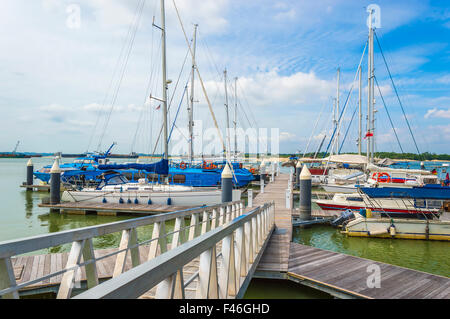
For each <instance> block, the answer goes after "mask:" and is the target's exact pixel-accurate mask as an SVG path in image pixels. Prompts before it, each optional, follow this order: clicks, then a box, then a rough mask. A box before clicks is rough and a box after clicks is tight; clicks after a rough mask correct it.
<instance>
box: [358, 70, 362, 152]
mask: <svg viewBox="0 0 450 319" xmlns="http://www.w3.org/2000/svg"><path fill="white" fill-rule="evenodd" d="M358 94H359V98H358V104H359V107H358V111H359V122H358V124H359V125H358V154H359V155H361V142H362V136H361V135H362V99H361V98H362V69H361V65H360V66H359V92H358Z"/></svg>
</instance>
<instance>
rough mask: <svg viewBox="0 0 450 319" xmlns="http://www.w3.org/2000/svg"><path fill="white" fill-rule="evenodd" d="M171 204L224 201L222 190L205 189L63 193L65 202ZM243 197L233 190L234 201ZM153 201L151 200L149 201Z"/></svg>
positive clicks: (200, 204)
mask: <svg viewBox="0 0 450 319" xmlns="http://www.w3.org/2000/svg"><path fill="white" fill-rule="evenodd" d="M169 198H170V205H173V206H189V207H197V206H203V205H206V206H211V205H217V204H220V203H222V192H221V190H213V191H211V190H205V191H196V190H194V191H172V192H164V191H162V192H152V191H140V192H135V191H124V192H120V191H115V192H110V191H109V192H105V191H101V190H92V191H65V192H64V193H63V194H62V197H61V200H62V201H63V202H88V203H99V204H100V203H104V202H105V201H106V202H107V203H117V204H120V203H121V199H122V201H123V203H128V202H129V201H130V202H131V203H135V201H136V199H137V202H138V203H139V204H148V203H151V204H154V205H168V200H169ZM240 199H241V191H240V190H233V201H239V200H240ZM149 201H151V202H149Z"/></svg>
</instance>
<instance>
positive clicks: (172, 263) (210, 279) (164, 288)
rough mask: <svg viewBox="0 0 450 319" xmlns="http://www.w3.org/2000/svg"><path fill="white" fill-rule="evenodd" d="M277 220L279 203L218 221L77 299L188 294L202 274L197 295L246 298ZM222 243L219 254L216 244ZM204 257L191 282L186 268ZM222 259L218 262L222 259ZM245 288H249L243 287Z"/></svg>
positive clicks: (184, 295)
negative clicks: (151, 294)
mask: <svg viewBox="0 0 450 319" xmlns="http://www.w3.org/2000/svg"><path fill="white" fill-rule="evenodd" d="M274 225H275V220H274V203H270V204H265V205H264V206H261V207H258V208H255V209H254V210H252V211H251V212H249V213H248V214H246V215H243V216H240V217H237V218H235V219H234V220H232V221H231V222H230V223H227V224H224V225H222V226H219V227H217V228H215V229H213V230H211V231H209V232H207V233H205V234H203V235H201V236H199V237H197V238H195V239H193V240H191V241H188V242H186V243H184V244H182V245H180V246H178V247H176V248H173V249H172V250H170V251H168V252H166V253H165V254H161V255H160V256H158V257H156V258H154V259H152V260H149V261H147V262H146V263H144V264H141V265H139V266H137V267H135V268H132V269H131V270H129V271H127V272H125V273H123V274H121V275H120V276H118V277H115V278H113V279H111V280H109V281H107V282H105V283H102V284H101V285H98V286H96V287H94V288H92V289H89V290H87V291H86V292H84V293H82V294H80V295H78V296H76V297H75V299H108V298H113V299H117V298H138V297H140V296H142V295H143V294H145V293H146V292H147V291H149V290H150V289H152V288H153V287H155V286H157V290H156V298H165V299H169V298H185V297H186V294H185V289H186V287H187V286H188V285H189V284H190V283H192V282H193V280H194V279H195V278H196V277H197V278H198V284H197V288H196V291H195V297H196V298H200V299H208V298H214V299H217V298H233V297H242V294H243V291H244V290H245V282H246V281H247V284H248V282H249V280H250V278H251V274H252V273H253V272H254V271H255V269H256V266H257V264H258V261H259V258H260V257H261V255H262V253H263V251H264V248H265V246H266V245H267V242H268V239H269V238H270V234H271V233H272V231H273V229H274ZM220 242H222V248H221V252H220V253H219V254H217V252H216V249H217V244H218V243H220ZM197 257H200V263H199V271H198V274H194V275H193V276H191V277H190V278H189V279H188V280H187V281H186V282H185V281H184V279H183V267H184V266H186V265H187V264H188V263H189V262H191V261H192V260H194V259H195V258H197ZM219 257H220V258H222V260H221V267H220V268H219V267H218V258H219ZM242 287H244V289H242Z"/></svg>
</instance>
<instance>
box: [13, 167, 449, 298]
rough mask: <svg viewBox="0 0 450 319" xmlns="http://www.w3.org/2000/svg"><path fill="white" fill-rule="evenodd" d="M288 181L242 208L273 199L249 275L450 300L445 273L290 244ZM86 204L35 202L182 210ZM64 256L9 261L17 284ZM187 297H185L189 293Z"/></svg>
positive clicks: (109, 265) (105, 268) (102, 275)
mask: <svg viewBox="0 0 450 319" xmlns="http://www.w3.org/2000/svg"><path fill="white" fill-rule="evenodd" d="M288 180H289V175H287V174H280V175H279V176H277V177H276V178H275V181H274V182H272V183H269V184H268V185H266V187H265V190H264V193H259V194H258V195H257V196H256V197H255V198H254V199H253V208H250V207H248V208H246V209H245V212H250V211H251V210H252V209H254V208H255V207H257V206H261V205H264V204H266V203H271V202H273V203H274V204H275V214H274V217H273V218H274V221H275V229H274V231H273V233H272V235H271V237H270V239H268V240H267V242H266V244H265V246H264V247H262V248H261V256H260V259H259V260H258V261H255V266H256V265H257V267H256V272H255V273H254V276H253V277H257V278H278V279H280V278H282V279H288V280H292V281H295V282H298V283H301V284H303V285H306V286H310V287H313V288H316V289H319V290H322V291H325V292H327V293H329V294H331V295H333V296H335V297H338V298H364V299H410V298H415V299H428V298H431V299H450V278H447V277H443V276H437V275H433V274H428V273H424V272H421V271H416V270H412V269H407V268H403V267H398V266H393V265H389V264H385V263H381V262H376V261H373V260H368V259H364V258H359V257H354V256H350V255H346V254H342V253H336V252H332V251H327V250H323V249H319V248H315V247H310V246H305V245H300V244H297V243H293V242H292V230H293V223H292V218H293V216H295V213H296V211H295V210H291V209H288V208H286V189H287V185H288ZM86 205H87V204H86V203H77V204H74V203H66V204H60V205H57V206H55V205H40V206H41V207H49V208H53V209H60V210H67V211H68V210H72V211H77V210H78V211H80V212H85V213H89V212H91V211H95V212H97V213H99V214H102V213H104V214H107V213H108V212H124V213H137V214H151V213H152V212H153V213H154V212H164V211H173V210H181V209H182V208H180V207H174V206H160V207H157V205H134V204H122V205H120V204H109V203H106V204H95V205H93V206H92V207H89V206H86ZM291 206H292V205H291ZM337 214H338V212H331V211H330V212H325V213H324V212H323V211H321V210H313V214H312V215H313V217H329V218H330V217H334V216H336V215H337ZM313 227H314V226H313ZM205 231H206V230H205ZM219 250H220V249H218V251H219ZM112 251H114V249H112V250H110V249H104V250H96V251H95V256H96V258H101V256H105V255H107V254H109V253H111V252H112ZM146 254H148V247H146V246H142V247H140V248H139V255H140V256H141V260H146V258H147V256H146ZM67 260H68V254H67V253H61V254H51V255H40V256H19V257H17V258H13V259H12V264H13V268H14V275H15V277H16V280H17V281H18V283H19V284H20V283H21V282H27V281H30V280H33V278H41V277H43V276H45V275H46V274H48V273H54V272H56V271H59V270H62V269H64V266H65V265H66V263H67ZM115 263H116V257H115V256H111V257H108V258H105V259H101V260H99V261H98V262H97V268H98V278H99V279H100V280H107V279H109V278H111V277H112V274H113V272H114V264H115ZM130 268H131V260H128V261H127V263H126V267H125V270H127V269H130ZM196 269H198V259H195V260H193V261H192V263H189V264H188V265H186V266H185V268H183V276H184V278H189V277H191V276H192V274H193V273H195V271H196ZM185 272H186V273H185ZM378 274H379V276H378V277H377V275H378ZM81 276H82V280H83V278H85V273H84V267H82V275H81ZM377 278H379V280H378V279H377ZM188 281H189V280H188ZM60 282H61V276H58V277H54V278H51V279H48V280H47V281H43V282H41V283H35V284H33V285H32V286H30V287H29V289H32V290H33V289H34V290H39V289H41V288H42V289H44V288H47V289H48V288H51V289H57V288H54V287H58V286H59V284H60ZM191 283H192V285H193V286H190V287H189V288H188V290H187V291H186V293H187V294H190V293H189V289H192V291H195V290H196V286H195V285H196V283H195V281H192V282H191ZM153 295H154V291H153V292H149V293H148V294H146V295H145V296H144V298H153ZM189 296H190V295H189ZM186 297H187V298H188V295H186Z"/></svg>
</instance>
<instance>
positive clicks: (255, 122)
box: [238, 81, 258, 128]
mask: <svg viewBox="0 0 450 319" xmlns="http://www.w3.org/2000/svg"><path fill="white" fill-rule="evenodd" d="M240 82H242V81H240ZM240 82H238V88H240V92H239V93H240V94H239V96H241V94H242V96H243V97H244V102H245V103H246V104H247V107H248V110H249V112H250V115H251V117H252V120H253V124H254V125H255V126H256V128H258V122H257V121H256V119H255V115H254V114H253V110H252V108H251V106H250V103H248V100H247V96H246V95H245V93H244V89H243V88H242V86H241V83H240ZM249 124H250V122H249Z"/></svg>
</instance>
